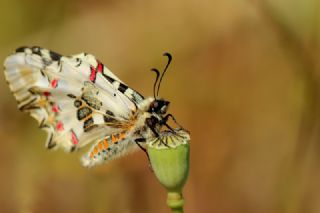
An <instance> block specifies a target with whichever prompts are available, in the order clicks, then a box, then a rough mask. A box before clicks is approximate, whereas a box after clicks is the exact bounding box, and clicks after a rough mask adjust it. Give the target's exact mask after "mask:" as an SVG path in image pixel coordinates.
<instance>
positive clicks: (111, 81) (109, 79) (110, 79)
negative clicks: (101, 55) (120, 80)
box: [102, 73, 115, 84]
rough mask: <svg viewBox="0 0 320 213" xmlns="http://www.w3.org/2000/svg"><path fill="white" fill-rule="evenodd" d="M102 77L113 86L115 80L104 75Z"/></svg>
mask: <svg viewBox="0 0 320 213" xmlns="http://www.w3.org/2000/svg"><path fill="white" fill-rule="evenodd" d="M102 75H103V76H104V77H105V78H106V79H107V80H108V81H109V82H110V83H111V84H112V83H113V82H114V81H115V80H114V79H113V78H111V77H110V76H108V75H106V74H104V73H102Z"/></svg>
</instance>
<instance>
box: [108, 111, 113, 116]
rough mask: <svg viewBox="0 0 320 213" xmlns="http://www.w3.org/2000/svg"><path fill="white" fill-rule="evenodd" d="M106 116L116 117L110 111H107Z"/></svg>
mask: <svg viewBox="0 0 320 213" xmlns="http://www.w3.org/2000/svg"><path fill="white" fill-rule="evenodd" d="M106 114H107V115H110V116H114V114H113V112H111V111H110V110H107V111H106Z"/></svg>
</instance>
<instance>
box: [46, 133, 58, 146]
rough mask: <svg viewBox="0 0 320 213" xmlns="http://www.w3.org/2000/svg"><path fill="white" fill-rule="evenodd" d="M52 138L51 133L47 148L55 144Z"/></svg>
mask: <svg viewBox="0 0 320 213" xmlns="http://www.w3.org/2000/svg"><path fill="white" fill-rule="evenodd" d="M52 139H53V134H50V136H49V140H48V145H47V148H48V149H52V148H53V147H55V146H56V145H57V144H56V143H55V142H54V141H53V140H52Z"/></svg>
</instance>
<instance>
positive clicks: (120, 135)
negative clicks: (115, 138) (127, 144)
mask: <svg viewBox="0 0 320 213" xmlns="http://www.w3.org/2000/svg"><path fill="white" fill-rule="evenodd" d="M125 137H126V134H124V133H123V132H121V133H120V134H119V140H121V139H124V138H125Z"/></svg>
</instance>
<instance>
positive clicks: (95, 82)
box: [4, 47, 144, 166]
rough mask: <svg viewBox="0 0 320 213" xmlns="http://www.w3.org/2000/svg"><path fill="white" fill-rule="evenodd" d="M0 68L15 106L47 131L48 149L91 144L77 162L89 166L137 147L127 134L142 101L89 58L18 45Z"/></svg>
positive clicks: (67, 149)
mask: <svg viewBox="0 0 320 213" xmlns="http://www.w3.org/2000/svg"><path fill="white" fill-rule="evenodd" d="M4 66H5V77H6V80H7V82H8V84H9V87H10V89H11V91H12V92H13V94H14V96H15V98H16V100H17V102H18V108H19V109H20V110H21V111H23V112H27V113H29V114H30V115H31V116H32V117H34V118H35V119H36V120H37V121H38V122H39V127H40V128H41V129H43V130H45V131H46V132H47V133H48V138H47V142H46V147H47V148H49V149H52V148H59V147H62V148H64V149H65V150H66V151H68V152H71V151H74V150H77V149H79V148H81V147H83V146H85V145H87V144H89V143H92V144H93V145H92V147H91V148H90V150H89V152H88V153H87V154H85V155H84V157H83V158H82V162H83V164H84V165H85V166H93V165H96V164H100V163H101V162H105V161H108V160H111V159H113V158H115V157H117V156H120V155H121V154H123V153H124V152H126V151H127V150H130V149H132V148H134V147H137V146H136V144H135V142H134V141H133V140H131V139H130V134H131V135H132V131H131V129H132V128H133V126H134V121H135V119H136V117H135V116H136V113H135V112H136V111H137V110H138V108H137V105H138V104H139V103H140V102H141V101H143V100H144V98H143V96H142V95H140V94H139V93H138V92H136V91H134V90H132V89H131V88H129V87H128V86H127V85H126V84H124V83H123V82H122V81H121V80H120V79H119V78H117V77H116V76H115V75H114V74H113V73H112V72H111V71H110V70H108V69H107V68H106V67H105V66H104V65H103V64H102V63H101V62H99V61H98V60H97V59H95V57H94V56H92V55H90V54H86V53H81V54H77V55H72V56H62V55H60V54H57V53H55V52H52V51H50V50H47V49H43V48H40V47H31V48H29V47H21V48H18V49H17V50H16V52H15V53H14V54H12V55H10V56H9V57H7V59H6V60H5V63H4Z"/></svg>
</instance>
